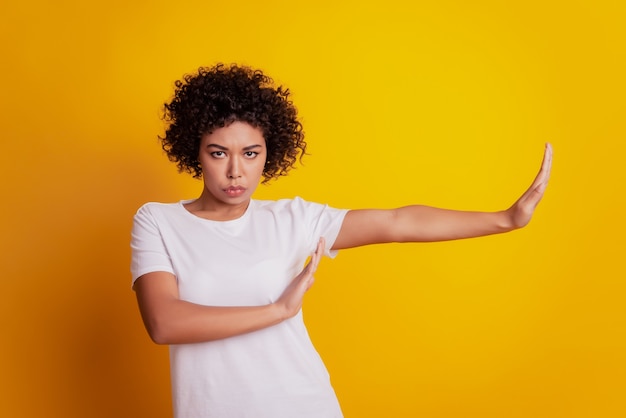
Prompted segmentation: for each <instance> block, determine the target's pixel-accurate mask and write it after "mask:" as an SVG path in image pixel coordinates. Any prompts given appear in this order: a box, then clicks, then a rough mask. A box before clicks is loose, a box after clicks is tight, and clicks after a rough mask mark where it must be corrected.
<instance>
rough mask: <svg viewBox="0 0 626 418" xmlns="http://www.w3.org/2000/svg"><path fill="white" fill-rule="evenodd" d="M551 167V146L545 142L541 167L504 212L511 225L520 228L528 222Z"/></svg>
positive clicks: (546, 182) (540, 195)
mask: <svg viewBox="0 0 626 418" xmlns="http://www.w3.org/2000/svg"><path fill="white" fill-rule="evenodd" d="M551 168H552V146H551V145H550V144H546V149H545V152H544V154H543V161H542V162H541V169H540V170H539V173H538V174H537V177H535V180H534V181H533V183H532V184H531V185H530V187H529V188H528V190H526V192H524V194H523V195H522V196H521V197H520V198H519V199H518V200H517V201H516V202H515V203H514V204H513V206H511V207H510V208H509V209H508V210H507V211H506V212H507V215H508V216H509V217H510V220H511V225H512V227H513V228H514V229H515V228H522V227H524V226H526V225H527V224H528V222H530V219H531V218H532V216H533V213H534V212H535V208H536V207H537V205H538V204H539V202H540V201H541V198H542V197H543V193H544V191H545V190H546V187H547V185H548V180H549V179H550V170H551Z"/></svg>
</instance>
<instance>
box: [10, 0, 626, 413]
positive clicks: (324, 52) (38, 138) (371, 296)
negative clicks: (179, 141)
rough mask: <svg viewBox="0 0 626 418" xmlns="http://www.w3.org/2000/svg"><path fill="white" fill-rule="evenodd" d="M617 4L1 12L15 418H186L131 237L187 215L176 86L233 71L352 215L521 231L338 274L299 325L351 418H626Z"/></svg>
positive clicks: (366, 262) (288, 190)
mask: <svg viewBox="0 0 626 418" xmlns="http://www.w3.org/2000/svg"><path fill="white" fill-rule="evenodd" d="M625 18H626V13H625V7H624V6H623V3H622V2H620V1H617V0H615V1H610V0H594V1H592V0H588V1H573V0H570V1H539V0H531V1H527V2H506V1H487V0H479V1H471V2H466V1H461V0H456V1H455V0H444V1H439V2H429V1H428V2H427V1H418V2H410V1H397V0H387V1H347V2H340V1H326V0H324V1H303V2H297V1H279V0H270V1H265V2H257V1H250V0H242V1H238V2H233V3H230V2H226V1H223V2H219V3H218V2H214V1H206V0H205V1H195V2H172V1H167V2H165V1H151V2H148V1H133V2H127V1H119V0H115V1H106V2H105V1H94V2H82V1H81V2H79V1H73V0H68V1H55V2H52V1H42V0H35V1H33V2H21V3H18V2H5V3H3V5H2V6H0V34H1V35H0V36H1V40H2V43H1V45H2V47H1V48H2V49H1V51H2V66H1V70H0V73H1V83H2V93H1V97H2V100H1V105H0V106H1V109H0V110H1V111H0V130H1V131H0V132H1V136H2V148H1V152H0V167H1V170H2V172H1V174H2V182H1V184H2V199H3V200H2V205H1V209H0V210H1V212H0V215H1V216H0V219H1V220H0V222H1V226H0V227H1V231H2V233H1V236H2V248H1V254H2V303H0V321H1V323H0V325H1V327H0V329H1V330H2V345H1V348H0V359H1V360H0V362H1V363H0V370H1V375H0V376H1V377H0V416H2V417H63V418H70V417H80V418H84V417H96V418H97V417H102V418H105V417H106V418H111V417H129V418H136V417H151V418H160V417H168V416H170V398H169V378H168V364H167V349H166V348H165V347H160V346H156V345H154V344H152V343H151V342H150V341H149V339H148V337H147V335H146V333H145V331H144V330H143V327H142V324H141V321H140V318H139V314H138V311H137V308H136V304H135V300H134V294H133V293H132V291H131V289H130V274H129V272H128V264H129V248H128V241H129V230H130V226H131V217H132V215H133V214H134V212H135V210H136V209H137V208H138V207H139V206H140V205H141V204H142V203H144V202H146V201H175V200H179V199H181V198H191V197H195V196H196V195H197V194H198V193H199V187H200V183H199V182H197V181H195V180H192V179H191V178H189V177H188V176H185V175H178V174H177V173H176V169H175V167H174V165H172V164H171V163H169V162H168V161H167V159H166V158H165V157H164V156H163V154H162V151H161V150H160V147H159V145H158V143H157V141H156V136H157V135H158V134H159V133H160V132H161V130H162V125H161V122H160V120H159V111H160V107H161V105H162V103H163V102H164V101H166V100H167V99H168V98H169V96H170V94H171V91H172V85H173V82H174V80H176V79H178V78H179V77H180V76H181V75H182V74H184V73H186V72H190V71H193V70H194V69H195V68H197V67H198V66H200V65H211V64H213V63H215V62H218V61H224V62H240V63H243V64H248V65H252V66H256V67H260V68H263V69H264V70H266V72H267V73H268V74H270V75H271V76H273V78H274V79H275V80H276V81H277V82H279V83H283V84H285V85H287V86H289V87H290V88H291V90H292V91H293V99H294V100H295V102H296V104H297V106H298V108H299V110H300V114H301V116H302V120H303V122H304V125H305V130H306V133H307V138H308V141H309V144H310V147H309V150H310V152H311V155H310V156H309V157H307V158H306V159H305V166H304V167H300V168H298V169H297V170H295V171H294V172H293V173H292V175H291V176H290V177H287V178H283V179H280V180H279V181H278V182H276V183H272V184H271V185H270V186H267V187H266V186H261V187H260V188H259V191H258V193H257V197H259V198H278V197H291V196H294V195H300V196H302V197H304V198H306V199H309V200H315V201H320V202H325V203H330V204H331V205H333V206H337V207H347V208H358V207H393V206H398V205H404V204H409V203H423V204H429V205H435V206H443V207H450V208H458V209H482V210H496V209H501V208H505V207H507V206H508V205H509V204H510V203H512V202H513V201H514V199H515V198H516V197H517V196H518V194H520V193H521V192H522V191H523V190H524V189H525V187H526V186H527V185H528V184H529V183H530V181H531V179H532V177H533V176H534V174H535V172H536V171H537V169H538V167H539V162H540V158H541V153H542V151H543V144H544V143H545V142H546V141H550V142H552V143H553V144H554V148H555V161H554V172H553V177H552V181H551V184H550V188H549V189H548V193H547V195H546V197H545V199H544V201H543V202H542V204H541V206H540V210H539V211H538V213H537V215H536V217H535V219H534V220H533V222H532V223H531V224H530V226H529V227H528V228H526V229H524V230H522V231H517V232H514V233H511V234H507V235H502V236H495V237H488V238H482V239H476V240H467V241H459V242H450V243H436V244H407V245H387V246H380V245H379V246H373V247H369V248H361V249H355V250H350V251H345V252H343V253H342V254H340V256H339V257H338V258H337V259H336V260H333V261H330V260H325V261H324V262H323V264H322V266H321V271H320V272H319V273H318V274H317V276H316V277H317V281H316V284H315V286H314V288H313V289H312V290H311V292H310V293H309V295H308V296H307V300H306V302H305V316H306V320H307V323H308V325H309V327H310V333H311V334H312V337H313V340H314V342H315V344H316V346H317V347H318V349H319V351H320V352H321V354H322V356H323V358H324V359H325V361H326V363H327V366H328V368H329V370H330V373H331V376H332V379H333V383H334V386H335V388H336V390H337V393H338V396H339V399H340V401H341V403H342V405H343V408H344V412H345V415H346V417H347V418H348V417H349V418H363V417H481V418H488V417H623V416H626V395H625V393H626V354H625V353H626V352H625V349H626V334H625V331H626V312H625V307H624V293H625V291H626V285H625V284H624V277H625V274H624V264H623V260H624V255H623V253H624V249H625V245H624V237H625V235H626V227H625V225H624V211H625V209H626V205H625V200H624V196H623V193H624V182H625V180H626V174H625V170H624V165H625V162H624V157H625V155H624V154H625V152H624V151H625V150H626V145H625V133H626V128H625V125H626V124H625V112H624V109H625V108H624V105H625V97H626V82H625V77H624V74H626V53H625V52H626V49H625V47H626V42H625V40H626V29H625V26H626V25H624V22H625V21H626V19H625Z"/></svg>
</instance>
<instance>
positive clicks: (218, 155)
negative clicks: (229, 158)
mask: <svg viewBox="0 0 626 418" xmlns="http://www.w3.org/2000/svg"><path fill="white" fill-rule="evenodd" d="M211 156H212V157H213V158H224V157H226V153H225V152H224V151H213V152H212V153H211Z"/></svg>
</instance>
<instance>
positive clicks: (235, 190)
mask: <svg viewBox="0 0 626 418" xmlns="http://www.w3.org/2000/svg"><path fill="white" fill-rule="evenodd" d="M245 191H246V188H245V187H242V186H230V187H228V188H226V189H224V192H225V193H226V194H227V195H228V196H230V197H238V196H241V195H242V194H244V192H245Z"/></svg>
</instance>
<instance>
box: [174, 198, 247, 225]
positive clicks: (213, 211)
mask: <svg viewBox="0 0 626 418" xmlns="http://www.w3.org/2000/svg"><path fill="white" fill-rule="evenodd" d="M248 205H250V199H247V200H245V201H243V202H240V203H234V204H227V203H224V202H218V201H216V200H215V199H214V198H212V197H211V196H208V195H207V193H206V191H204V192H203V193H202V194H201V195H200V197H199V198H198V199H196V200H194V201H193V202H190V203H187V204H186V205H185V208H187V210H188V211H189V212H191V213H193V214H194V215H196V216H198V217H200V218H205V219H209V220H212V221H231V220H233V219H237V218H241V217H242V216H243V214H244V213H245V212H246V210H247V209H248Z"/></svg>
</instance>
